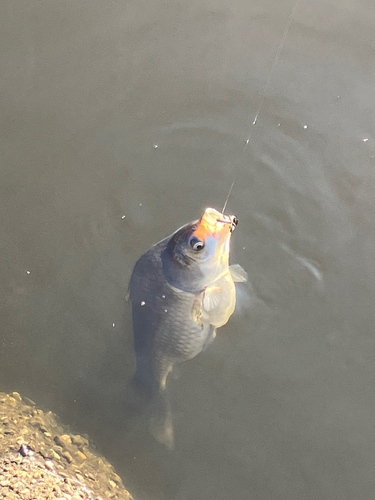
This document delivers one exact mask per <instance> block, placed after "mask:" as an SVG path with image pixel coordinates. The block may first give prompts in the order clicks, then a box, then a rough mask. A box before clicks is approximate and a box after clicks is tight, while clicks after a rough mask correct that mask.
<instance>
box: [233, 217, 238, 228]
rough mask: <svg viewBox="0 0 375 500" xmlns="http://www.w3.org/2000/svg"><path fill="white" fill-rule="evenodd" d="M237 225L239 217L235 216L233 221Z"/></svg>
mask: <svg viewBox="0 0 375 500" xmlns="http://www.w3.org/2000/svg"><path fill="white" fill-rule="evenodd" d="M232 223H233V224H234V225H235V226H237V225H238V219H237V217H233V222H232Z"/></svg>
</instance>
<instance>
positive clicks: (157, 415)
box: [149, 388, 174, 449]
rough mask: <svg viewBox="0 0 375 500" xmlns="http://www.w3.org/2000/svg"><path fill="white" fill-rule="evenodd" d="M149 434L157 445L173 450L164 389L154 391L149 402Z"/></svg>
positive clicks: (168, 409)
mask: <svg viewBox="0 0 375 500" xmlns="http://www.w3.org/2000/svg"><path fill="white" fill-rule="evenodd" d="M149 413H150V424H149V427H150V432H151V434H152V435H153V436H154V438H155V439H156V440H157V441H159V443H161V444H164V445H165V446H167V447H168V448H170V449H173V448H174V432H173V422H172V412H171V405H170V403H169V398H168V393H167V390H166V389H165V388H159V390H157V391H155V392H154V394H153V397H152V399H151V402H150V407H149Z"/></svg>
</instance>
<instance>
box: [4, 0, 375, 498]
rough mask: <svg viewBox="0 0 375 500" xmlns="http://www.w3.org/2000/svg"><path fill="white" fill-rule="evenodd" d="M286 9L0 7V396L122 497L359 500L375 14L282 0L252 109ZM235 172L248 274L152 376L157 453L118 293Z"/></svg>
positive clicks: (373, 375)
mask: <svg viewBox="0 0 375 500" xmlns="http://www.w3.org/2000/svg"><path fill="white" fill-rule="evenodd" d="M293 6H294V2H293V1H290V0H288V1H287V0H282V1H280V0H277V1H276V0H269V1H267V2H264V1H260V0H250V1H244V0H233V1H232V2H224V1H211V0H208V1H207V2H205V3H202V2H199V1H196V0H192V1H190V2H181V1H175V2H172V1H164V2H153V1H151V0H144V1H142V2H132V1H128V2H123V1H118V0H113V1H111V2H101V1H97V0H92V1H91V2H84V1H82V0H76V1H75V2H69V1H60V2H39V1H37V0H28V1H21V0H20V1H18V2H14V1H11V0H3V2H2V5H1V7H0V11H1V16H0V65H1V77H0V93H1V101H0V106H1V114H0V141H1V170H0V192H1V197H0V213H1V238H0V246H1V253H0V255H1V259H0V270H1V280H0V293H1V302H2V306H1V309H0V311H1V352H0V375H1V380H2V387H1V390H17V391H20V392H21V393H22V394H24V395H26V396H28V397H30V398H32V399H33V400H35V401H37V402H38V404H40V405H42V406H43V407H45V408H47V409H51V410H53V411H54V412H56V413H58V414H59V415H60V416H61V418H62V419H63V420H64V422H66V423H68V424H70V425H72V426H73V427H74V428H75V429H76V430H77V431H79V432H87V433H88V434H90V436H91V437H92V438H93V439H94V440H95V441H96V443H97V445H98V448H99V450H100V451H101V452H102V453H104V454H105V455H106V456H107V457H108V458H109V459H110V460H111V461H112V462H113V463H114V465H115V467H116V468H117V470H118V471H119V473H120V474H121V475H122V477H123V478H124V480H125V483H126V485H127V486H128V487H129V489H131V491H132V492H133V494H134V496H135V498H136V499H138V500H148V499H156V500H158V499H160V500H191V499H194V500H209V499H215V500H224V499H227V498H237V499H246V500H247V499H249V498H251V499H258V500H269V499H271V498H272V499H273V498H278V499H282V500H289V499H291V498H298V499H304V498H306V499H309V500H315V499H316V500H323V499H326V500H335V499H340V500H343V499H348V500H352V499H353V498H358V499H370V498H373V492H374V489H375V484H374V483H375V480H374V474H373V471H374V467H375V432H374V417H373V416H374V413H375V399H374V389H373V388H374V384H375V336H374V324H375V323H374V319H375V318H374V316H375V312H374V311H375V309H374V301H375V266H374V259H375V217H374V215H375V196H374V193H375V174H374V172H375V160H374V140H375V137H374V111H375V97H374V96H375V94H374V91H373V85H374V81H375V68H374V53H375V41H374V24H375V7H374V5H373V2H371V1H370V0H362V1H356V2H354V1H353V0H351V1H349V0H339V1H330V2H329V1H322V0H318V1H315V2H309V1H306V0H301V1H300V2H299V4H298V6H297V10H296V14H295V17H294V20H293V22H292V25H291V28H290V31H289V34H288V37H287V39H286V41H285V44H284V46H283V48H282V51H281V53H280V56H279V58H278V61H277V64H276V66H275V68H274V72H273V74H272V77H271V80H270V84H269V86H268V88H267V92H266V94H265V95H264V96H263V89H264V88H265V84H266V81H267V78H268V76H269V72H270V69H271V66H272V62H273V60H274V57H275V54H276V50H277V47H278V45H279V43H280V40H281V38H282V34H283V31H284V29H285V26H286V24H287V21H288V18H289V15H290V12H291V10H292V8H293ZM263 98H264V101H263V105H262V107H261V113H260V115H259V118H258V122H257V125H256V126H255V127H254V126H253V125H252V121H253V119H254V116H255V114H256V112H257V111H258V109H259V106H260V105H261V104H262V99H263ZM250 134H251V141H250V144H249V145H248V147H246V141H247V139H248V138H249V135H250ZM236 175H237V177H236V183H235V186H234V189H233V193H232V196H231V198H230V200H229V204H228V213H235V214H236V215H237V216H238V218H239V220H240V223H239V227H238V230H237V231H236V232H235V234H234V237H233V261H234V262H238V263H239V264H241V265H242V266H243V267H244V268H245V269H246V270H247V272H248V273H249V276H250V281H251V283H250V285H249V287H248V288H246V287H245V288H242V289H241V293H240V297H239V308H238V311H237V313H236V314H235V315H234V317H233V318H232V319H231V321H230V322H229V324H228V325H227V326H226V327H224V328H222V329H221V331H220V332H219V334H218V337H217V339H216V341H215V342H214V344H212V345H211V346H210V348H209V349H208V350H207V351H206V352H205V353H204V354H202V355H200V356H198V357H197V358H196V359H194V360H193V361H191V362H190V363H188V364H186V365H185V366H183V367H182V368H181V370H180V372H179V376H178V377H177V378H175V379H171V380H170V393H171V401H172V406H173V411H174V422H175V434H176V450H175V451H174V452H172V453H170V452H168V451H167V450H165V449H164V448H163V447H162V446H160V445H159V444H158V443H155V442H154V441H153V439H152V438H151V437H150V436H148V435H147V433H145V432H144V429H143V427H142V424H141V422H137V421H134V420H132V419H129V418H128V417H127V416H126V415H125V414H124V412H123V411H122V407H121V396H122V394H123V389H124V387H125V385H126V383H127V381H128V380H129V378H130V376H131V374H132V372H133V369H134V354H133V348H132V333H131V317H130V309H129V307H128V305H127V304H126V303H125V294H126V290H127V283H128V280H129V277H130V274H131V270H132V266H133V265H134V263H135V261H136V259H137V258H138V257H139V256H140V255H141V254H142V253H143V252H144V251H145V250H146V249H147V248H148V247H149V246H150V245H151V244H152V243H155V242H156V241H158V240H160V239H161V238H163V237H164V236H166V235H167V234H169V233H171V232H173V231H174V230H175V229H177V228H178V227H180V226H181V225H183V224H184V223H186V222H188V221H190V220H193V219H195V218H197V217H199V216H200V215H201V214H202V212H203V210H204V208H205V207H207V206H214V207H216V208H218V209H220V208H221V207H222V205H223V203H224V200H225V198H226V196H227V193H228V190H229V187H230V185H231V183H232V180H233V178H234V176H236Z"/></svg>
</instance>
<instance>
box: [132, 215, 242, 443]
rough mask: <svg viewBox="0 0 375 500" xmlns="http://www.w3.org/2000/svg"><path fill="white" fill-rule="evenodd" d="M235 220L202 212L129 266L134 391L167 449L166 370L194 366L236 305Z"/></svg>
mask: <svg viewBox="0 0 375 500" xmlns="http://www.w3.org/2000/svg"><path fill="white" fill-rule="evenodd" d="M237 222H238V221H237V219H236V218H235V217H234V216H227V215H224V214H221V213H220V212H218V211H216V210H215V209H213V208H208V209H206V211H205V213H204V215H203V216H202V217H201V219H199V220H197V221H193V222H191V223H189V224H186V225H185V226H183V227H182V228H180V229H178V230H177V231H176V232H175V233H173V234H172V235H170V236H168V237H167V238H165V239H163V240H162V241H160V242H159V243H157V244H156V245H154V246H152V247H151V248H150V249H149V250H148V251H147V252H146V253H145V254H143V255H142V256H141V257H140V259H139V260H138V261H137V263H136V264H135V266H134V269H133V273H132V276H131V280H130V284H129V297H130V300H131V303H132V315H133V333H134V347H135V353H136V373H135V375H134V378H133V382H132V385H133V388H134V389H136V390H137V391H138V392H139V393H140V394H142V396H143V398H145V399H146V400H147V401H149V402H150V424H151V425H150V428H151V432H152V433H153V435H154V436H155V437H156V439H158V440H159V441H160V442H163V443H164V444H166V445H167V446H169V447H172V446H173V425H172V417H171V412H170V406H169V401H168V397H167V393H166V380H167V376H168V374H169V372H170V371H171V370H172V368H173V366H174V365H176V364H179V363H182V362H184V361H187V360H189V359H192V358H194V357H195V356H196V355H197V354H199V353H200V352H201V351H203V350H204V349H205V348H206V346H207V345H208V344H209V343H210V342H211V341H212V340H213V339H214V338H215V335H216V329H217V328H219V327H220V326H222V325H224V324H225V323H226V322H227V321H228V319H229V317H230V316H231V314H232V313H233V311H234V308H235V303H236V293H235V285H234V282H235V281H245V280H246V273H245V272H244V271H243V270H242V268H240V266H229V251H230V238H231V234H232V232H233V230H234V228H235V227H236V225H237Z"/></svg>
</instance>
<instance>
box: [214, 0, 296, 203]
mask: <svg viewBox="0 0 375 500" xmlns="http://www.w3.org/2000/svg"><path fill="white" fill-rule="evenodd" d="M299 2H300V0H296V1H295V3H294V6H293V8H292V10H291V12H290V15H289V19H288V22H287V23H286V26H285V29H284V33H283V35H282V37H281V40H280V43H279V45H278V47H277V50H276V54H275V57H274V59H273V62H272V65H271V69H270V71H269V73H268V78H267V81H266V83H265V85H264V87H263V90H262V92H261V95H262V99H261V101H260V104H259V107H258V111H257V112H256V113H255V117H254V120H253V123H252V125H256V124H257V121H258V117H259V113H260V112H261V110H262V107H263V104H264V101H265V100H266V94H267V91H268V87H269V85H270V82H271V78H272V75H273V72H274V70H275V67H276V64H277V62H278V59H279V56H280V54H281V50H282V48H283V46H284V44H285V41H286V39H287V37H288V34H289V30H290V27H291V25H292V22H293V19H294V16H295V13H296V10H297V7H298V4H299ZM253 130H254V129H253V128H251V129H250V134H249V136H248V138H247V140H246V146H245V147H244V151H246V149H247V148H248V146H249V144H250V140H251V137H252V135H253ZM237 177H238V169H237V172H236V173H235V175H234V177H233V181H232V184H231V186H230V188H229V193H228V196H227V198H226V200H225V203H224V206H223V210H222V211H221V213H224V211H225V209H226V208H227V204H228V201H229V198H230V195H231V194H232V191H233V187H234V185H235V183H236V180H237Z"/></svg>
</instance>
